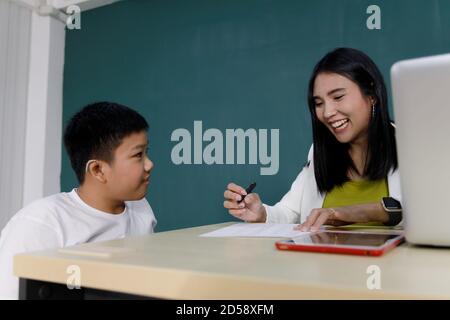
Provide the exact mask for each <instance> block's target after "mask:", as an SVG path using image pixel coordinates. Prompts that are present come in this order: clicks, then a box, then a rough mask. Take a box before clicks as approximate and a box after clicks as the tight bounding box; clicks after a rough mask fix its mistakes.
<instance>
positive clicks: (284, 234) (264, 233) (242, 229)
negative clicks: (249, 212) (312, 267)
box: [200, 223, 310, 238]
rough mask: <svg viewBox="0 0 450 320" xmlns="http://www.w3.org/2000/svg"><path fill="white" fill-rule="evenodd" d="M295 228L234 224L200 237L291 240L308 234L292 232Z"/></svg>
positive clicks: (258, 224) (276, 224)
mask: <svg viewBox="0 0 450 320" xmlns="http://www.w3.org/2000/svg"><path fill="white" fill-rule="evenodd" d="M295 226H296V224H288V223H236V224H233V225H231V226H228V227H224V228H221V229H218V230H215V231H211V232H208V233H204V234H201V235H200V237H262V238H293V237H298V236H300V235H304V234H309V233H310V232H302V231H298V230H294V227H295Z"/></svg>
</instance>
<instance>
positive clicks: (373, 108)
mask: <svg viewBox="0 0 450 320" xmlns="http://www.w3.org/2000/svg"><path fill="white" fill-rule="evenodd" d="M374 118H375V103H374V104H373V105H372V119H374Z"/></svg>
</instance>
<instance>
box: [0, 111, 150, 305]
mask: <svg viewBox="0 0 450 320" xmlns="http://www.w3.org/2000/svg"><path fill="white" fill-rule="evenodd" d="M147 130H148V124H147V121H145V119H144V118H143V117H142V116H141V115H139V114H138V113H137V112H136V111H134V110H132V109H130V108H128V107H125V106H122V105H119V104H116V103H109V102H100V103H94V104H91V105H88V106H86V107H85V108H83V109H82V110H81V111H79V112H78V113H77V114H75V115H74V116H73V118H72V119H71V120H70V122H69V124H68V125H67V127H66V130H65V133H64V145H65V147H66V149H67V152H68V154H69V158H70V162H71V165H72V168H73V170H74V171H75V174H76V176H77V179H78V182H79V187H78V188H75V189H73V190H72V191H71V192H68V193H66V192H62V193H58V194H55V195H52V196H49V197H46V198H44V199H40V200H37V201H35V202H33V203H31V204H29V205H28V206H26V207H25V208H23V209H22V210H20V211H19V212H18V213H17V214H16V215H14V217H13V218H12V219H11V220H10V221H9V223H8V224H7V225H6V227H5V228H4V229H3V231H2V233H1V237H0V298H3V299H17V298H18V283H19V282H18V278H17V277H15V276H13V256H14V255H16V254H18V253H22V252H28V251H37V250H45V249H51V248H57V247H65V246H72V245H76V244H80V243H84V242H95V241H106V240H111V239H118V238H122V237H125V236H127V235H136V234H148V233H152V232H153V228H154V226H155V225H156V219H155V216H154V214H153V211H152V208H151V207H150V205H149V204H148V202H147V200H146V199H145V198H144V196H145V194H146V192H147V187H148V184H149V178H150V172H151V170H152V168H153V163H152V161H151V160H150V159H149V158H148V157H147V146H148V141H147Z"/></svg>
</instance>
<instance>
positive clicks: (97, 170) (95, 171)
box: [86, 160, 107, 183]
mask: <svg viewBox="0 0 450 320" xmlns="http://www.w3.org/2000/svg"><path fill="white" fill-rule="evenodd" d="M106 165H107V164H106V162H104V161H101V160H92V161H91V163H90V164H89V165H88V168H87V172H86V174H90V175H91V176H92V177H93V178H94V179H96V180H97V181H98V182H100V183H106V175H105V170H106Z"/></svg>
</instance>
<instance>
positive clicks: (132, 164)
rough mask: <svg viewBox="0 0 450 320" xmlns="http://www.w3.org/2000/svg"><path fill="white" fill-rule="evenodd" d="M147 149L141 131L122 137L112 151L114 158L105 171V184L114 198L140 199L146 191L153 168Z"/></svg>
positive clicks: (125, 199)
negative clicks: (120, 141)
mask: <svg viewBox="0 0 450 320" xmlns="http://www.w3.org/2000/svg"><path fill="white" fill-rule="evenodd" d="M147 150H148V139H147V133H146V132H145V131H141V132H139V133H132V134H130V135H128V136H126V137H125V138H123V140H122V143H121V144H120V145H119V146H118V147H117V148H116V150H115V151H114V160H113V162H112V164H111V166H109V168H108V170H107V171H106V179H107V185H106V186H107V188H108V193H109V194H110V195H111V197H112V198H114V200H121V201H133V200H140V199H142V198H143V197H144V196H145V194H146V193H147V187H148V184H149V182H150V172H151V170H152V169H153V162H152V161H151V160H150V159H149V158H148V156H147Z"/></svg>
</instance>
